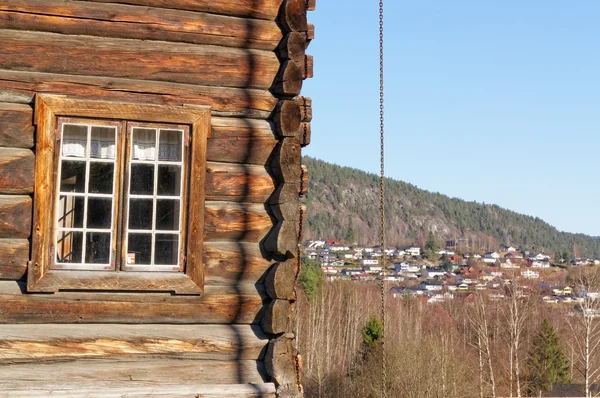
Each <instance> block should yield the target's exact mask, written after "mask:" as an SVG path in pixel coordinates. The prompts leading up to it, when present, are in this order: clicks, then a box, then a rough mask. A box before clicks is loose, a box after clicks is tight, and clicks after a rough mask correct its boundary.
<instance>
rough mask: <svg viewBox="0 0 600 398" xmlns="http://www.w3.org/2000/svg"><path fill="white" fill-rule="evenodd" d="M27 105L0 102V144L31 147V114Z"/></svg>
mask: <svg viewBox="0 0 600 398" xmlns="http://www.w3.org/2000/svg"><path fill="white" fill-rule="evenodd" d="M32 112H33V111H32V109H31V107H30V106H28V105H21V104H10V103H0V146H3V147H12V148H32V147H33V130H34V127H33V115H32Z"/></svg>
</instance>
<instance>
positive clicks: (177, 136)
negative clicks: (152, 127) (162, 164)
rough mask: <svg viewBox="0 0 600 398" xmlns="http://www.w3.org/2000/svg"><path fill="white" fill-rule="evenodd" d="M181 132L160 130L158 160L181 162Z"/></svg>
mask: <svg viewBox="0 0 600 398" xmlns="http://www.w3.org/2000/svg"><path fill="white" fill-rule="evenodd" d="M182 138H183V131H182V130H160V143H159V144H160V145H159V147H158V160H162V161H169V162H181V144H182V141H183V139H182Z"/></svg>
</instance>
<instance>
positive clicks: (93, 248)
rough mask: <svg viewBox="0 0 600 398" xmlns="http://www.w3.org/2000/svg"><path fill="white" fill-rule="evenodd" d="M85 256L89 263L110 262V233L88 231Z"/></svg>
mask: <svg viewBox="0 0 600 398" xmlns="http://www.w3.org/2000/svg"><path fill="white" fill-rule="evenodd" d="M85 257H86V259H85V262H86V263H90V264H108V263H110V233H99V232H88V233H87V235H86V247H85Z"/></svg>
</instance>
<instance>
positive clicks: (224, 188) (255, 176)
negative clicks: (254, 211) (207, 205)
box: [206, 162, 275, 203]
mask: <svg viewBox="0 0 600 398" xmlns="http://www.w3.org/2000/svg"><path fill="white" fill-rule="evenodd" d="M274 190H275V183H274V181H273V178H272V177H271V176H270V175H269V173H268V172H267V170H266V169H265V167H264V166H256V165H248V164H246V165H241V164H226V163H215V162H209V163H208V164H207V165H206V199H207V200H226V201H236V202H259V203H264V202H265V201H266V200H267V199H268V198H269V196H270V195H271V194H272V193H273V191H274Z"/></svg>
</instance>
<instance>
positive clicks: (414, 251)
mask: <svg viewBox="0 0 600 398" xmlns="http://www.w3.org/2000/svg"><path fill="white" fill-rule="evenodd" d="M404 251H405V252H406V253H407V254H408V255H409V256H413V257H418V256H420V255H421V248H420V247H416V246H412V247H409V248H408V249H406V250H404Z"/></svg>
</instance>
